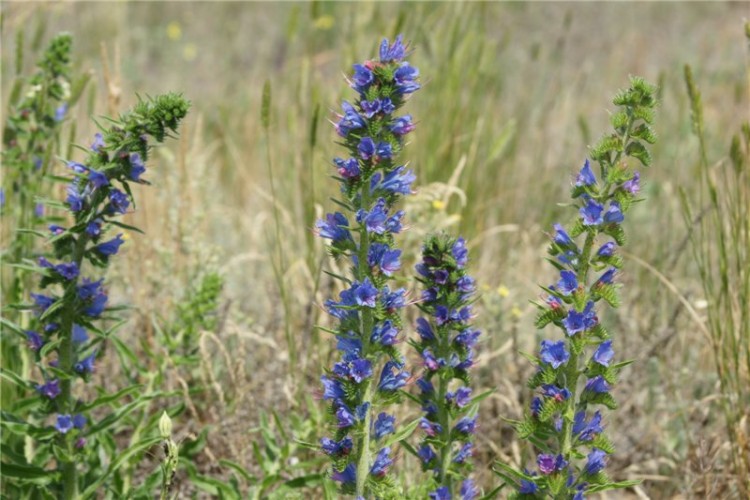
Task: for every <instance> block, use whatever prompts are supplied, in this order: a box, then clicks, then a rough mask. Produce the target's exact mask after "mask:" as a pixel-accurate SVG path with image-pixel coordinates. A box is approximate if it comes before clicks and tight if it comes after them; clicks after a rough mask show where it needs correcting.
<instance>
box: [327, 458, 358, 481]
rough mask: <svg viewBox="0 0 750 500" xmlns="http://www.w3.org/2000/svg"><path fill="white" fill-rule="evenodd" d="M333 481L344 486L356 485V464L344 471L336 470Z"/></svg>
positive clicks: (332, 475) (350, 465)
mask: <svg viewBox="0 0 750 500" xmlns="http://www.w3.org/2000/svg"><path fill="white" fill-rule="evenodd" d="M331 479H333V480H334V481H338V482H340V483H343V484H354V483H355V482H356V481H357V470H356V469H355V468H354V464H353V463H350V464H349V465H347V466H346V467H345V468H344V470H342V471H337V470H335V469H334V471H333V474H331Z"/></svg>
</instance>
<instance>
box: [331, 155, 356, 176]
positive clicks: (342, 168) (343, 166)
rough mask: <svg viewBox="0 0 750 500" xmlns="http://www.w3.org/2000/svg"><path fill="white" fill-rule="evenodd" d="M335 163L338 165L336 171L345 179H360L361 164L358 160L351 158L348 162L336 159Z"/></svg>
mask: <svg viewBox="0 0 750 500" xmlns="http://www.w3.org/2000/svg"><path fill="white" fill-rule="evenodd" d="M333 163H334V164H335V165H336V170H337V171H338V173H339V175H340V176H341V177H343V178H344V179H355V178H357V177H359V174H360V173H361V172H360V170H359V162H358V161H357V159H356V158H349V159H348V160H342V159H341V158H334V159H333Z"/></svg>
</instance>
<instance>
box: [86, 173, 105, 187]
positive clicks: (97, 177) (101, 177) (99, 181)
mask: <svg viewBox="0 0 750 500" xmlns="http://www.w3.org/2000/svg"><path fill="white" fill-rule="evenodd" d="M89 181H91V184H93V185H94V187H95V188H103V187H104V186H109V178H107V176H106V175H105V174H104V173H103V172H99V171H98V170H94V169H93V168H92V169H89Z"/></svg>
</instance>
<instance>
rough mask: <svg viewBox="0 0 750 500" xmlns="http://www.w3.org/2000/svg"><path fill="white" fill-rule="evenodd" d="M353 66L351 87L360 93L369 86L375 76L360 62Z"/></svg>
mask: <svg viewBox="0 0 750 500" xmlns="http://www.w3.org/2000/svg"><path fill="white" fill-rule="evenodd" d="M353 67H354V74H353V75H352V88H353V89H354V90H356V91H357V92H359V93H360V94H362V93H364V92H365V91H366V90H367V89H368V88H369V87H370V85H371V84H372V82H373V81H374V80H375V76H374V75H373V74H372V71H370V69H369V68H367V67H365V66H363V65H361V64H355V65H354V66H353Z"/></svg>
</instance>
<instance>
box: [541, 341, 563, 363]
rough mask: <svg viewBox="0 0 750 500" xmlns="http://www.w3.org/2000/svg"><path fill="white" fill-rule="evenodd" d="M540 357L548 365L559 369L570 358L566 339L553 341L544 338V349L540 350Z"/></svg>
mask: <svg viewBox="0 0 750 500" xmlns="http://www.w3.org/2000/svg"><path fill="white" fill-rule="evenodd" d="M539 358H540V359H541V360H542V361H543V362H544V363H547V364H548V365H550V366H552V368H554V369H555V370H557V369H558V368H559V367H560V366H562V365H564V364H565V363H567V362H568V360H569V359H570V353H569V352H568V351H567V349H565V341H564V340H561V341H559V342H552V341H549V340H542V349H541V351H540V352H539Z"/></svg>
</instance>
